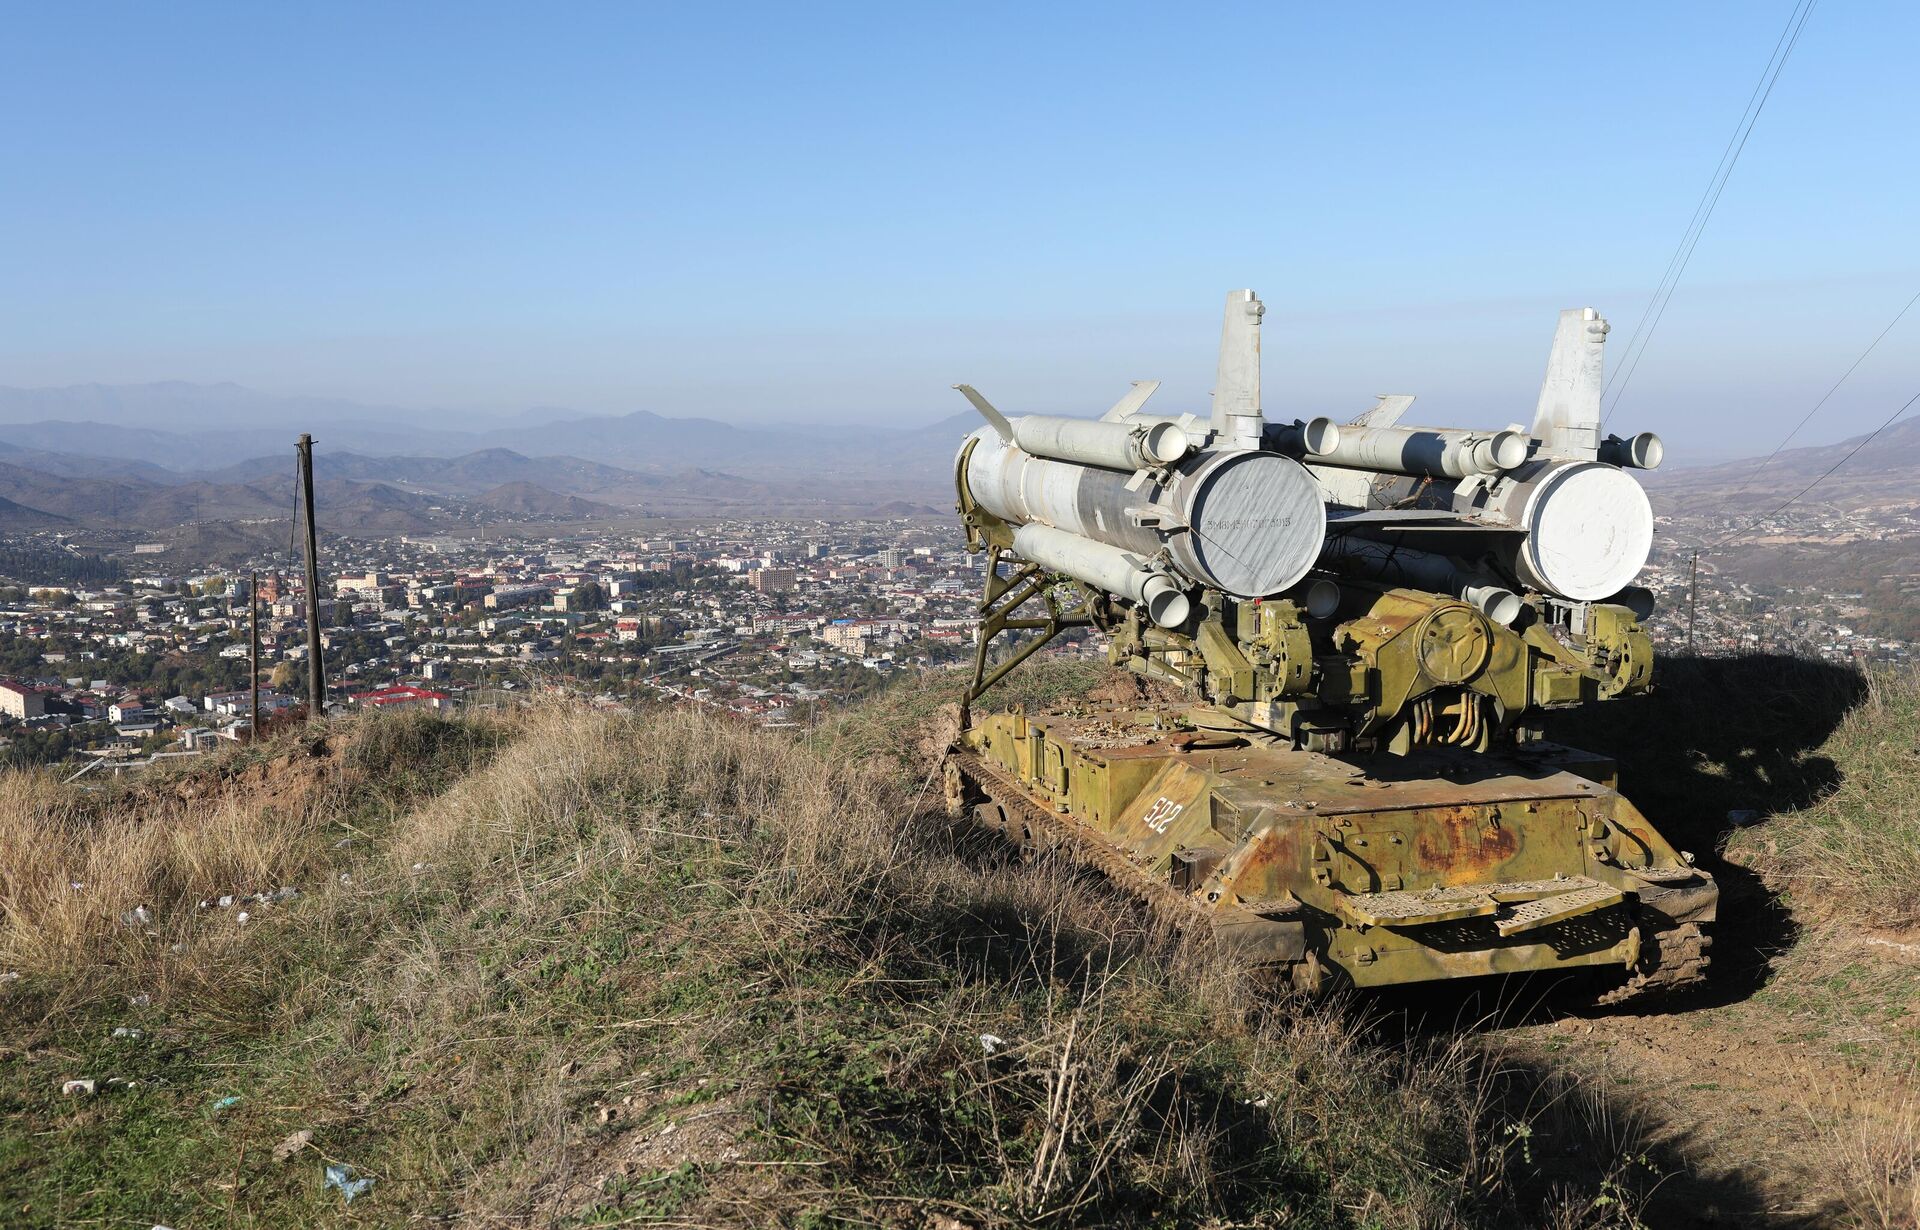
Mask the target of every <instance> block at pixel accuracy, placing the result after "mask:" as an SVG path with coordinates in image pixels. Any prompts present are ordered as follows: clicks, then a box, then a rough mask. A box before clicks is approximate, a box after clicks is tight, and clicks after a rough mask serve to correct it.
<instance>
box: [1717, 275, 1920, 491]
mask: <svg viewBox="0 0 1920 1230" xmlns="http://www.w3.org/2000/svg"><path fill="white" fill-rule="evenodd" d="M1915 303H1920V290H1917V291H1915V292H1913V298H1911V299H1909V300H1907V306H1906V307H1903V308H1901V309H1900V310H1899V311H1898V312H1897V313H1895V314H1894V317H1893V319H1892V320H1890V321H1888V322H1887V327H1886V328H1884V329H1882V330H1880V336H1879V337H1876V338H1874V339H1873V343H1872V345H1870V346H1868V347H1867V348H1866V349H1865V350H1863V351H1861V352H1860V357H1859V358H1857V359H1855V360H1854V361H1853V367H1849V368H1848V369H1847V370H1846V371H1844V372H1842V373H1840V379H1838V380H1836V381H1834V382H1833V387H1832V388H1830V389H1828V390H1827V391H1826V393H1825V395H1823V396H1822V397H1821V398H1820V400H1819V401H1817V402H1814V403H1813V409H1811V410H1809V411H1807V412H1806V414H1805V415H1803V416H1802V417H1801V419H1800V421H1799V422H1798V423H1795V424H1794V426H1793V430H1792V431H1790V432H1788V433H1787V438H1786V439H1784V440H1782V441H1780V443H1778V444H1776V445H1774V447H1773V451H1772V452H1771V453H1768V454H1767V459H1766V460H1765V461H1763V462H1761V463H1760V464H1759V465H1757V466H1755V467H1754V470H1753V473H1751V474H1749V475H1747V481H1746V482H1744V483H1741V484H1740V486H1739V487H1738V488H1737V489H1735V491H1734V492H1733V495H1730V496H1728V497H1727V498H1728V499H1732V498H1733V497H1734V496H1737V495H1739V494H1740V493H1741V492H1742V491H1745V490H1746V489H1747V488H1748V487H1751V486H1752V485H1753V480H1754V479H1756V478H1758V477H1760V471H1762V470H1764V469H1766V468H1767V467H1768V466H1770V465H1772V464H1773V459H1774V458H1776V457H1778V456H1779V455H1780V451H1781V450H1782V449H1784V448H1786V447H1787V445H1789V444H1791V443H1793V438H1794V437H1795V436H1797V435H1799V434H1800V429H1801V428H1802V427H1805V426H1806V425H1807V423H1808V422H1810V421H1811V420H1812V418H1813V416H1814V415H1815V414H1818V413H1819V412H1820V407H1822V406H1824V405H1826V404H1827V399H1828V398H1830V397H1832V396H1833V395H1834V394H1835V393H1837V392H1839V391H1840V386H1841V385H1843V384H1845V383H1846V382H1847V378H1848V377H1849V376H1851V375H1853V373H1854V369H1855V368H1858V367H1859V366H1860V365H1861V364H1862V363H1865V362H1866V361H1867V356H1868V355H1870V354H1872V353H1873V352H1874V350H1876V349H1877V348H1878V347H1879V345H1880V343H1881V342H1883V341H1885V340H1886V337H1887V334H1889V333H1891V332H1893V327H1894V326H1895V325H1897V324H1899V323H1900V320H1901V318H1902V317H1904V316H1905V315H1906V314H1907V311H1908V309H1910V308H1912V307H1913V305H1914V304H1915Z"/></svg>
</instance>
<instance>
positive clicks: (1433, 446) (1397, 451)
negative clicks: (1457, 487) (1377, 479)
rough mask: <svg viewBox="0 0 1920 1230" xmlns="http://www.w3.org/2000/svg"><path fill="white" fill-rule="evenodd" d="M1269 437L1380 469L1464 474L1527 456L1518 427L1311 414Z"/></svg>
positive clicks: (1316, 459) (1315, 456)
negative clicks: (1396, 423)
mask: <svg viewBox="0 0 1920 1230" xmlns="http://www.w3.org/2000/svg"><path fill="white" fill-rule="evenodd" d="M1268 438H1269V439H1270V440H1271V441H1272V442H1273V444H1274V445H1275V446H1276V447H1277V448H1279V450H1280V451H1282V452H1285V453H1288V454H1290V455H1293V456H1301V457H1304V459H1305V460H1307V461H1309V462H1311V463H1312V464H1314V465H1328V466H1340V467H1342V468H1343V469H1349V470H1377V471H1379V472H1380V473H1383V474H1414V475H1431V476H1433V477H1435V478H1465V477H1467V476H1468V475H1469V474H1497V473H1499V472H1500V471H1501V470H1511V469H1513V468H1514V467H1516V466H1518V465H1520V464H1521V463H1522V462H1524V461H1526V459H1527V437H1526V435H1525V433H1523V432H1518V431H1462V430H1459V429H1456V428H1451V427H1365V426H1353V425H1348V426H1345V427H1343V426H1341V425H1340V424H1338V423H1336V422H1334V421H1333V420H1332V419H1330V418H1325V417H1322V418H1316V419H1312V420H1310V421H1308V422H1306V423H1301V424H1298V425H1295V426H1292V427H1283V428H1281V429H1279V430H1278V431H1275V430H1273V429H1269V430H1268Z"/></svg>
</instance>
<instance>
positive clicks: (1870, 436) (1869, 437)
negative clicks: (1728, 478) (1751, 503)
mask: <svg viewBox="0 0 1920 1230" xmlns="http://www.w3.org/2000/svg"><path fill="white" fill-rule="evenodd" d="M1915 402H1920V393H1915V394H1914V395H1913V396H1912V397H1909V398H1907V400H1906V401H1905V402H1904V403H1903V404H1902V405H1901V406H1900V408H1899V409H1898V410H1895V411H1894V412H1893V413H1892V414H1889V415H1888V416H1887V417H1886V421H1884V422H1882V423H1881V424H1880V426H1878V427H1876V428H1874V429H1873V430H1872V431H1870V432H1868V433H1867V434H1866V436H1865V437H1864V438H1862V439H1861V441H1860V443H1858V444H1856V445H1854V446H1853V447H1852V448H1850V449H1848V450H1847V454H1846V456H1844V457H1842V458H1841V459H1840V460H1838V461H1836V462H1834V463H1833V464H1832V465H1830V466H1828V467H1827V468H1826V469H1825V470H1824V471H1823V472H1822V473H1821V475H1820V477H1818V478H1816V479H1814V480H1813V481H1812V482H1810V483H1808V484H1807V485H1806V486H1804V487H1802V488H1800V490H1798V491H1796V492H1794V493H1793V494H1792V495H1790V496H1788V497H1787V498H1786V499H1785V500H1783V501H1781V502H1780V503H1779V504H1778V505H1777V506H1775V507H1774V508H1773V509H1772V510H1770V511H1768V512H1765V513H1762V514H1760V515H1759V516H1757V517H1755V518H1753V519H1752V520H1750V521H1748V522H1747V523H1746V524H1745V525H1743V526H1741V527H1740V528H1739V529H1737V530H1734V531H1733V532H1732V533H1730V534H1728V535H1727V536H1726V537H1725V538H1722V539H1721V540H1720V541H1718V542H1715V543H1710V544H1709V545H1708V546H1707V548H1706V549H1707V550H1709V551H1715V550H1718V549H1719V548H1721V547H1724V546H1726V545H1727V544H1728V543H1730V542H1732V541H1733V540H1734V539H1736V538H1738V537H1740V535H1742V534H1744V533H1746V532H1747V531H1748V530H1750V529H1752V528H1753V527H1754V526H1756V525H1758V524H1760V523H1761V522H1762V521H1765V520H1767V519H1769V518H1771V517H1777V516H1779V515H1780V514H1781V513H1783V512H1785V511H1786V510H1787V506H1788V505H1790V504H1792V503H1794V502H1795V501H1796V500H1798V499H1799V498H1800V497H1801V496H1803V495H1805V494H1807V492H1809V491H1812V490H1813V489H1814V488H1815V487H1818V486H1819V485H1820V484H1821V483H1823V482H1825V481H1827V479H1828V478H1830V477H1831V476H1832V475H1833V472H1834V471H1835V470H1838V469H1839V468H1840V467H1841V466H1843V465H1845V464H1847V463H1848V462H1849V461H1852V460H1853V456H1854V454H1855V453H1858V452H1859V451H1860V450H1861V449H1863V448H1865V447H1867V445H1869V444H1872V443H1873V441H1874V437H1876V436H1878V435H1879V434H1880V433H1881V432H1883V431H1885V430H1886V429H1887V428H1889V427H1891V426H1893V424H1894V420H1896V419H1898V418H1899V417H1900V416H1901V415H1903V414H1905V413H1906V412H1907V411H1908V410H1909V409H1911V408H1912V406H1913V404H1914V403H1915Z"/></svg>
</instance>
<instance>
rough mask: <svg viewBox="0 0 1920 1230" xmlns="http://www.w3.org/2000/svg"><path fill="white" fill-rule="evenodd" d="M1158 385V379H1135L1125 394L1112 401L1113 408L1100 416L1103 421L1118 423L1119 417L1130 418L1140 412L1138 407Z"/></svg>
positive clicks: (1143, 403)
mask: <svg viewBox="0 0 1920 1230" xmlns="http://www.w3.org/2000/svg"><path fill="white" fill-rule="evenodd" d="M1159 387H1160V382H1159V381H1158V380H1136V381H1134V382H1133V387H1132V388H1130V389H1128V390H1127V393H1126V396H1124V397H1122V398H1121V399H1120V400H1119V401H1117V402H1114V403H1113V409H1111V410H1109V411H1107V412H1106V413H1105V414H1103V415H1101V416H1100V421H1101V422H1103V423H1118V422H1119V421H1120V420H1121V419H1130V418H1132V417H1133V416H1134V415H1136V414H1138V413H1140V407H1142V406H1144V405H1146V404H1147V398H1149V397H1152V396H1153V393H1154V390H1155V389H1158V388H1159Z"/></svg>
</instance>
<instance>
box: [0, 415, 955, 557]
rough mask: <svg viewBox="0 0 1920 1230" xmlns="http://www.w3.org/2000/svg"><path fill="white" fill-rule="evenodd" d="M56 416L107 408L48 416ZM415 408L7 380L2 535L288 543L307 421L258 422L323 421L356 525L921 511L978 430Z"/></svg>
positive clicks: (346, 511)
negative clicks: (465, 415)
mask: <svg viewBox="0 0 1920 1230" xmlns="http://www.w3.org/2000/svg"><path fill="white" fill-rule="evenodd" d="M551 413H555V414H564V412H551ZM47 414H60V415H87V416H94V417H89V418H79V419H68V418H60V419H54V418H43V417H35V416H39V415H47ZM383 415H384V416H385V417H384V418H382V417H381V416H383ZM294 416H299V417H298V418H295V417H294ZM408 417H409V416H407V415H406V414H405V413H404V412H401V411H397V410H383V409H382V408H380V407H370V406H363V405H357V404H353V403H347V402H331V401H322V400H317V399H285V398H266V397H263V396H262V395H260V394H256V393H252V392H250V391H249V390H246V389H243V388H240V387H239V386H237V385H213V386H203V385H187V384H177V383H170V384H158V385H137V386H123V387H115V386H99V385H89V386H82V387H78V388H72V389H0V532H9V533H25V532H33V531H38V530H49V529H70V530H80V531H114V532H118V533H120V534H121V536H122V537H124V538H130V539H133V540H151V541H160V542H177V543H179V544H180V545H181V550H182V551H183V552H185V551H194V550H203V549H214V548H218V549H219V550H220V551H222V552H228V551H239V552H244V551H246V550H250V549H255V548H257V547H258V546H259V545H260V543H262V542H271V541H272V540H273V536H274V535H276V534H277V535H278V536H279V539H280V541H284V540H285V536H286V533H287V530H288V521H289V517H290V515H291V509H292V506H293V491H294V457H293V449H292V443H293V438H294V436H295V434H296V432H295V431H294V430H292V429H265V428H261V427H259V426H257V424H258V423H259V422H260V421H261V420H262V419H277V420H281V421H290V420H291V421H297V422H298V423H299V427H300V429H303V430H311V431H312V432H313V433H314V435H315V436H316V437H317V439H316V445H315V450H314V472H315V479H316V486H317V488H318V500H319V504H320V508H321V524H322V529H323V531H325V532H328V533H335V534H346V535H350V536H357V537H367V536H384V535H395V534H422V533H435V532H453V533H459V532H468V533H472V532H480V531H483V530H485V529H487V528H488V527H492V526H498V525H499V524H501V523H502V522H511V521H519V522H578V521H592V520H605V519H609V518H615V517H621V516H682V517H685V516H719V515H752V514H782V515H803V516H805V515H817V516H832V517H846V516H863V515H877V516H910V515H922V514H924V513H925V512H928V511H931V510H932V508H933V507H937V506H942V505H944V504H945V502H946V500H947V498H948V497H947V494H946V493H947V491H948V489H949V488H948V484H949V483H950V481H951V480H950V478H949V475H948V466H949V465H950V464H951V458H952V456H953V448H954V444H955V442H956V441H957V440H958V439H959V437H960V435H961V434H962V433H963V431H964V430H967V429H970V428H971V426H972V416H971V414H966V415H961V416H956V418H955V419H951V420H947V421H944V422H942V423H939V424H935V425H933V426H931V427H928V428H921V429H917V430H914V429H893V430H884V429H873V428H859V429H856V428H847V429H828V428H817V427H794V428H778V429H758V428H742V427H735V426H731V425H729V424H726V423H721V422H718V421H716V420H712V419H674V418H665V417H662V416H659V415H655V414H650V413H646V412H637V413H634V414H629V415H623V416H619V417H607V418H585V417H577V416H576V417H564V418H562V417H556V418H552V419H542V418H540V416H539V415H538V414H533V413H530V414H528V415H526V416H524V418H526V419H529V420H534V421H532V422H503V423H498V424H495V425H492V426H487V427H485V428H483V429H479V430H474V431H453V430H445V429H440V428H412V427H407V426H404V423H405V421H406V419H407V418H408ZM588 457H591V458H593V460H587V458H588ZM276 526H277V527H278V528H277V529H275V528H274V527H276ZM209 527H227V528H226V529H224V530H219V529H212V528H209ZM235 527H244V528H238V529H236V528H235Z"/></svg>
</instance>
